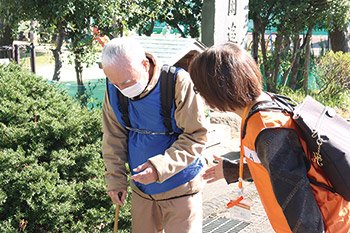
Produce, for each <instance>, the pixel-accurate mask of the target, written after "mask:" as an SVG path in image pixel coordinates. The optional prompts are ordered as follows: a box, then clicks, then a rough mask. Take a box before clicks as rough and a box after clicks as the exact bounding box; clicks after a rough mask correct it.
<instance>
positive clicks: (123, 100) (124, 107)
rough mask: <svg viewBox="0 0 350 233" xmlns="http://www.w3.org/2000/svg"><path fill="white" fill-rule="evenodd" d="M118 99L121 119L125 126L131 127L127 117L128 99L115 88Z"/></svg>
mask: <svg viewBox="0 0 350 233" xmlns="http://www.w3.org/2000/svg"><path fill="white" fill-rule="evenodd" d="M117 93H118V99H119V103H120V107H119V111H120V112H121V113H122V114H123V116H122V119H123V121H124V124H125V125H126V126H127V127H131V124H130V119H129V100H128V97H126V96H124V95H123V94H122V93H121V92H120V91H119V90H117Z"/></svg>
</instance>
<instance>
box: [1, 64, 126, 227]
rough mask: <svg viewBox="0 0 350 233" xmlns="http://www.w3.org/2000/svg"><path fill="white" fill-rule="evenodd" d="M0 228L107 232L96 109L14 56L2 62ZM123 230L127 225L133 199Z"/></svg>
mask: <svg viewBox="0 0 350 233" xmlns="http://www.w3.org/2000/svg"><path fill="white" fill-rule="evenodd" d="M0 132H1V134H0V231H1V232H111V231H112V229H113V223H114V213H115V205H113V203H112V202H111V200H110V198H109V197H108V195H107V193H106V185H105V180H104V172H105V168H104V163H103V160H102V156H101V145H102V143H101V139H102V120H101V110H99V109H97V108H96V109H93V110H90V109H89V108H87V107H84V106H82V105H81V104H80V103H79V102H77V101H74V100H73V99H72V98H71V97H69V96H68V94H67V93H66V91H65V90H64V88H61V87H60V86H59V85H56V84H53V85H52V84H49V83H48V82H47V81H45V80H43V79H42V78H41V77H38V76H36V75H34V74H32V73H30V72H29V71H25V70H23V69H22V68H20V67H19V66H17V65H15V64H13V63H11V64H9V65H7V66H4V65H0ZM123 208H124V210H123V211H125V213H123V214H122V215H121V216H122V219H120V225H119V228H120V229H123V228H125V229H130V220H131V217H130V214H129V211H128V209H130V206H128V205H127V206H126V207H123Z"/></svg>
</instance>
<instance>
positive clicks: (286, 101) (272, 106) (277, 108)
mask: <svg viewBox="0 0 350 233" xmlns="http://www.w3.org/2000/svg"><path fill="white" fill-rule="evenodd" d="M266 93H267V94H268V95H269V96H271V98H272V99H273V100H272V101H270V100H265V101H261V102H258V103H256V104H255V105H254V106H253V107H252V108H251V109H250V111H249V113H248V115H247V117H246V119H245V122H244V124H243V129H242V135H241V137H242V139H243V138H244V137H245V134H246V127H247V121H248V119H249V118H250V117H251V116H252V115H254V114H255V113H257V112H260V111H272V112H285V113H289V114H293V110H294V107H295V106H296V105H297V102H295V101H294V100H292V99H291V98H289V97H287V96H284V95H279V94H274V93H269V92H266Z"/></svg>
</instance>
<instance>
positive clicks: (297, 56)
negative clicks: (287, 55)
mask: <svg viewBox="0 0 350 233" xmlns="http://www.w3.org/2000/svg"><path fill="white" fill-rule="evenodd" d="M293 44H294V46H293V57H292V59H291V60H290V66H289V68H288V70H287V71H286V72H285V73H284V74H283V77H282V86H283V87H285V86H287V82H288V76H289V75H290V74H291V72H292V74H293V71H294V72H295V71H296V69H295V68H296V67H297V69H299V64H298V63H299V60H300V48H299V46H300V38H299V33H297V34H296V36H295V38H294V40H293ZM294 78H295V80H292V75H291V77H290V79H289V86H290V85H291V84H292V83H293V85H294V88H295V84H296V76H295V77H294Z"/></svg>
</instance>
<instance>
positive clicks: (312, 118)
mask: <svg viewBox="0 0 350 233" xmlns="http://www.w3.org/2000/svg"><path fill="white" fill-rule="evenodd" d="M269 94H270V95H271V97H272V98H273V99H274V102H271V101H269V103H266V102H265V103H263V104H260V106H259V104H257V106H254V107H253V108H254V109H253V108H252V110H251V111H250V113H249V115H252V114H254V113H255V112H257V111H276V110H277V111H278V110H279V111H284V112H288V113H290V114H291V115H292V117H293V119H294V121H295V122H296V123H297V125H298V126H299V128H300V130H301V132H302V134H303V135H302V138H303V140H305V142H306V143H307V146H308V149H310V150H311V152H312V153H311V154H312V155H313V157H312V158H311V159H312V160H313V161H316V162H317V164H318V166H320V167H321V168H322V170H323V172H324V173H325V175H326V176H327V178H328V179H329V181H330V182H331V184H332V186H333V187H334V188H331V187H328V186H326V185H325V184H321V183H319V182H317V181H315V180H313V179H310V182H311V183H313V184H316V185H319V186H321V187H324V188H326V189H328V190H330V191H332V192H334V193H338V194H340V195H341V196H342V197H343V198H344V199H345V200H346V201H350V123H349V122H347V121H346V120H345V119H344V118H342V117H341V116H339V115H338V114H336V112H335V110H334V109H332V108H329V107H326V106H324V105H322V104H321V103H320V102H318V101H317V100H315V99H313V98H312V97H311V96H307V97H306V98H305V99H304V101H303V102H302V103H301V104H297V103H296V102H295V101H293V100H292V99H290V98H288V97H286V96H282V95H277V94H271V93H269ZM247 119H248V117H247Z"/></svg>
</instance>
